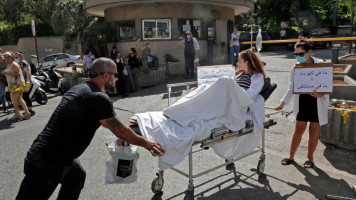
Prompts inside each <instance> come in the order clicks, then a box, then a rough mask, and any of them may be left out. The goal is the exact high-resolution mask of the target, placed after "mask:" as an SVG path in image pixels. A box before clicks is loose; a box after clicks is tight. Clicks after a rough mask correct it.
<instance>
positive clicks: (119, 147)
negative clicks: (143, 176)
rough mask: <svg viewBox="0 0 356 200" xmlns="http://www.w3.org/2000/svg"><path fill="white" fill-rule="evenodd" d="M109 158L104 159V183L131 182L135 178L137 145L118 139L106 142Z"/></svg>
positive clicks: (137, 156)
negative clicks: (109, 142)
mask: <svg viewBox="0 0 356 200" xmlns="http://www.w3.org/2000/svg"><path fill="white" fill-rule="evenodd" d="M106 146H107V148H108V151H109V154H110V159H108V160H107V161H106V173H105V184H112V183H132V182H135V181H136V180H137V167H136V166H137V160H138V158H139V154H138V152H137V146H134V145H130V144H128V143H126V142H123V141H122V140H120V139H118V140H117V141H116V142H113V143H111V144H106Z"/></svg>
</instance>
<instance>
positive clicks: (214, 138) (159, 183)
mask: <svg viewBox="0 0 356 200" xmlns="http://www.w3.org/2000/svg"><path fill="white" fill-rule="evenodd" d="M194 84H195V85H196V81H195V82H186V83H177V84H167V89H168V106H169V105H170V95H171V91H172V90H171V88H172V87H179V86H186V89H187V92H188V90H189V87H190V85H194ZM276 87H277V85H276V84H274V83H271V84H270V86H269V87H268V89H267V91H266V93H267V94H265V95H264V94H262V96H263V97H264V98H265V100H266V99H267V98H268V97H269V95H270V94H271V93H272V92H273V91H274V89H275V88H276ZM276 113H279V112H274V113H272V114H267V115H266V116H265V117H268V118H269V117H270V116H271V115H273V114H276ZM283 114H284V113H283V112H282V115H283ZM276 124H277V122H276V121H274V120H273V119H269V120H268V121H266V122H264V124H263V125H264V129H263V131H262V138H261V140H262V142H261V147H258V148H256V149H255V150H254V151H252V152H250V153H248V154H246V155H244V156H242V157H239V158H236V159H231V160H226V162H225V163H223V164H220V165H218V166H215V167H213V168H210V169H208V170H205V171H203V172H200V173H198V174H193V153H197V152H199V151H202V150H204V149H209V148H210V147H212V146H213V145H214V144H218V143H221V142H225V141H227V140H230V139H233V138H237V137H241V136H243V135H246V134H250V133H253V129H254V128H253V124H252V122H251V121H247V122H246V127H245V128H244V129H241V130H239V131H231V130H229V129H227V128H225V127H223V128H217V129H214V130H213V131H212V132H211V135H210V137H209V138H207V139H204V140H202V141H196V142H194V143H193V145H192V147H191V149H190V151H189V158H188V159H189V160H188V161H189V172H188V174H187V173H185V172H183V171H181V170H179V169H177V168H175V167H172V168H171V169H172V170H173V171H175V172H177V173H179V174H181V175H183V176H185V177H187V178H189V181H188V189H187V190H186V191H185V196H184V199H194V184H193V179H194V178H197V177H200V176H202V175H205V174H207V173H209V172H212V171H214V170H216V169H219V168H222V167H225V166H226V169H229V170H232V169H234V168H235V166H234V165H235V164H234V162H236V161H238V160H241V159H243V158H245V157H247V156H250V155H252V154H255V153H257V152H259V151H261V155H260V157H259V161H258V164H257V174H258V175H259V176H261V175H262V174H263V172H264V169H265V159H266V155H265V129H268V128H269V127H271V126H274V125H276ZM199 144H200V147H201V149H198V150H195V151H193V146H196V145H199ZM156 176H157V177H156V178H154V179H153V181H152V184H151V190H152V192H153V193H155V194H157V193H160V192H161V191H162V188H163V184H164V178H163V170H162V171H158V172H157V173H156Z"/></svg>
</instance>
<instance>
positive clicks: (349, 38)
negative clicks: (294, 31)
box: [241, 37, 356, 44]
mask: <svg viewBox="0 0 356 200" xmlns="http://www.w3.org/2000/svg"><path fill="white" fill-rule="evenodd" d="M310 39H311V41H312V42H322V41H347V40H356V37H337V38H310ZM296 42H298V39H291V40H267V41H266V40H265V41H262V43H263V44H267V43H296ZM241 44H251V42H250V41H248V42H241ZM252 44H256V41H252Z"/></svg>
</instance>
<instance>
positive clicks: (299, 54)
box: [293, 52, 305, 57]
mask: <svg viewBox="0 0 356 200" xmlns="http://www.w3.org/2000/svg"><path fill="white" fill-rule="evenodd" d="M293 55H294V56H299V57H302V56H304V55H305V53H304V52H302V53H295V52H294V53H293Z"/></svg>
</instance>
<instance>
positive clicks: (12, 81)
mask: <svg viewBox="0 0 356 200" xmlns="http://www.w3.org/2000/svg"><path fill="white" fill-rule="evenodd" d="M4 58H5V61H6V63H7V67H6V69H5V70H3V71H2V72H1V73H2V74H3V75H5V76H6V80H7V83H8V85H9V87H10V86H11V85H18V84H19V83H23V82H24V78H23V74H22V71H21V68H20V65H19V64H17V63H16V62H15V61H14V60H15V54H14V53H13V52H11V51H6V52H5V53H4ZM10 98H11V102H12V105H13V106H14V110H15V114H14V116H13V117H12V118H11V119H12V120H25V119H30V118H31V113H30V112H29V111H28V109H27V106H26V103H25V101H24V100H23V99H22V92H19V91H15V90H14V91H11V92H10ZM19 105H21V107H22V109H23V110H24V111H25V114H24V115H22V116H21V113H20V109H19Z"/></svg>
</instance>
